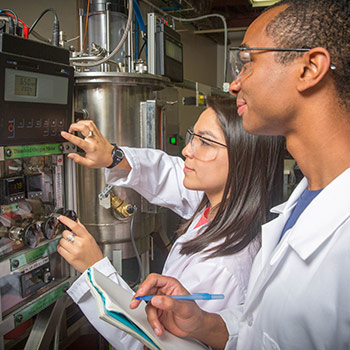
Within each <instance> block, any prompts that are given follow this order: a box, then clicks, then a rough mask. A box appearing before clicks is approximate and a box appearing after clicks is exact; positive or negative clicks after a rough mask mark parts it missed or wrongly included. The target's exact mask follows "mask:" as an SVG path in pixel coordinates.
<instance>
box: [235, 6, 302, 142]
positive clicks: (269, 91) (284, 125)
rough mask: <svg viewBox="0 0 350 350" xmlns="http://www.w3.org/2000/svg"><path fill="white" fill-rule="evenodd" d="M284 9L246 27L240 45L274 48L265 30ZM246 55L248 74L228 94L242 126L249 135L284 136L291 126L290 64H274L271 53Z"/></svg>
mask: <svg viewBox="0 0 350 350" xmlns="http://www.w3.org/2000/svg"><path fill="white" fill-rule="evenodd" d="M284 8H285V7H284V6H280V7H275V8H273V9H271V10H269V11H267V12H265V13H264V14H262V15H261V16H260V17H258V18H257V19H256V20H255V21H254V22H253V23H252V24H251V25H250V26H249V28H248V30H247V32H246V35H245V36H244V39H243V42H242V45H244V46H246V47H252V48H254V47H256V48H259V47H268V48H271V47H272V48H273V47H276V45H275V44H274V43H273V41H272V38H271V37H269V36H267V34H266V31H265V28H266V25H267V24H268V23H269V22H270V21H271V20H272V19H273V18H274V17H275V16H276V15H277V14H279V13H280V12H281V11H282V10H283V9H284ZM250 55H251V61H252V62H251V66H252V71H251V72H250V73H249V74H247V75H244V76H242V77H238V79H236V80H235V81H233V82H232V83H231V86H230V90H231V93H233V94H234V95H236V96H237V106H238V113H239V115H240V116H241V117H242V118H243V126H244V128H245V129H246V130H247V131H248V132H250V133H253V134H262V135H286V133H288V132H289V131H290V128H292V127H293V124H294V123H293V121H294V115H295V98H296V97H297V96H296V94H297V91H296V89H295V87H294V77H295V74H293V69H294V67H293V64H288V65H282V64H280V63H277V62H276V61H275V55H276V52H273V51H250Z"/></svg>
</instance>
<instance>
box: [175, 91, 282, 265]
mask: <svg viewBox="0 0 350 350" xmlns="http://www.w3.org/2000/svg"><path fill="white" fill-rule="evenodd" d="M207 104H208V107H210V108H212V109H213V110H214V111H215V113H216V115H217V117H218V121H219V124H220V126H221V128H222V131H223V133H224V135H225V140H226V145H227V151H228V160H229V170H228V177H227V181H226V185H225V189H224V193H223V197H222V198H226V200H222V201H221V203H220V204H219V207H218V209H217V212H216V214H215V216H214V218H213V219H212V220H211V221H210V223H209V225H208V227H207V228H206V229H205V230H204V231H203V232H202V233H200V234H199V235H198V236H197V237H196V238H194V239H192V240H190V241H188V242H185V243H183V245H182V248H181V251H180V253H181V254H183V255H190V254H194V253H197V252H203V251H205V252H207V253H208V255H207V257H206V258H214V257H217V256H225V255H231V254H234V253H237V252H239V251H241V250H242V249H244V248H245V247H246V246H247V245H248V244H249V243H250V242H251V241H252V240H254V239H255V238H256V237H257V236H258V235H259V233H260V231H261V225H262V224H264V223H265V222H267V221H269V220H270V219H271V218H272V216H271V214H270V213H269V209H270V208H271V207H272V206H273V205H275V204H277V202H279V201H280V200H281V199H282V182H283V165H282V154H283V145H284V139H283V138H282V137H275V136H257V135H251V134H248V133H247V132H246V131H245V130H244V129H243V126H242V119H241V118H240V117H239V116H238V115H237V112H236V107H235V101H234V100H232V99H222V98H220V99H209V100H208V103H207ZM208 205H209V200H208V198H207V196H206V195H204V197H203V200H202V201H201V203H200V204H199V206H198V208H197V210H196V212H195V213H194V215H193V216H192V218H191V219H189V220H188V221H187V222H186V223H184V224H183V225H182V226H181V227H180V228H179V230H178V231H177V233H178V235H181V234H183V233H185V232H186V231H187V229H188V228H189V226H190V225H191V223H192V221H193V220H194V218H195V217H196V215H197V214H198V213H199V212H201V211H202V210H203V208H205V207H207V206H208ZM222 239H224V241H223V243H220V244H219V245H216V246H215V247H213V248H210V249H208V246H209V244H210V243H212V242H217V241H219V240H222ZM259 242H260V241H259Z"/></svg>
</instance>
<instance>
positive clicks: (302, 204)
mask: <svg viewBox="0 0 350 350" xmlns="http://www.w3.org/2000/svg"><path fill="white" fill-rule="evenodd" d="M321 191H322V188H321V189H320V190H316V191H309V190H308V189H306V190H305V191H304V192H303V194H302V195H301V196H300V197H299V199H298V202H297V204H296V206H295V207H294V209H293V211H292V214H291V215H290V217H289V218H288V220H287V222H286V224H285V225H284V227H283V230H282V234H281V238H280V240H281V239H282V237H283V235H284V234H285V233H286V232H287V231H288V230H289V229H290V228H292V227H293V226H294V224H295V223H296V222H297V220H298V218H299V216H300V215H301V214H302V212H303V211H304V210H305V209H306V207H307V206H308V205H309V204H310V203H311V202H312V200H313V199H314V198H315V197H316V196H317V195H318V194H319V193H320V192H321Z"/></svg>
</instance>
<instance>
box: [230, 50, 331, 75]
mask: <svg viewBox="0 0 350 350" xmlns="http://www.w3.org/2000/svg"><path fill="white" fill-rule="evenodd" d="M229 50H230V64H231V69H232V75H233V80H236V79H237V78H238V77H242V76H244V75H247V74H249V73H251V72H252V60H251V51H266V52H269V51H276V52H307V51H310V50H311V49H308V48H302V49H300V48H280V47H230V48H229ZM330 68H331V69H335V66H334V65H333V64H331V66H330Z"/></svg>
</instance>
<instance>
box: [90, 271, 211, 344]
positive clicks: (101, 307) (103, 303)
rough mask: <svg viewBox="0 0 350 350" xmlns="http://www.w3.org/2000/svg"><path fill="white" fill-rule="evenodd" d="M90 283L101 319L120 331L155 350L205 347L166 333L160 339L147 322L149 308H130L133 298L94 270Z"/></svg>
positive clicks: (142, 302) (191, 340)
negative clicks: (146, 309)
mask: <svg viewBox="0 0 350 350" xmlns="http://www.w3.org/2000/svg"><path fill="white" fill-rule="evenodd" d="M86 280H87V283H88V285H89V287H90V289H91V291H92V294H93V296H94V297H95V300H96V303H97V310H98V316H99V318H100V319H102V320H104V321H106V322H108V323H110V324H111V325H113V326H115V327H118V328H120V329H121V330H123V331H124V332H127V333H129V334H130V335H132V336H133V337H134V338H136V339H138V340H139V341H140V342H142V343H143V344H144V345H146V346H147V347H148V348H150V349H153V350H179V349H181V350H203V349H207V347H206V346H205V345H203V344H202V343H200V342H198V341H196V340H194V339H183V338H179V337H176V336H175V335H173V334H171V333H169V332H167V331H165V332H164V334H163V335H162V336H161V337H158V336H156V334H155V333H154V331H153V329H152V327H151V326H150V324H149V323H148V321H147V316H146V311H145V306H146V303H145V302H144V301H141V304H140V305H139V307H138V308H136V309H133V310H132V309H130V308H129V305H130V302H131V299H132V297H133V295H132V294H131V293H130V292H129V291H126V290H125V289H123V288H122V287H121V286H120V285H119V284H117V283H115V282H114V281H112V280H111V279H110V278H108V277H107V276H105V275H104V274H102V273H101V272H99V271H98V270H96V269H94V268H89V269H88V271H87V274H86Z"/></svg>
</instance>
